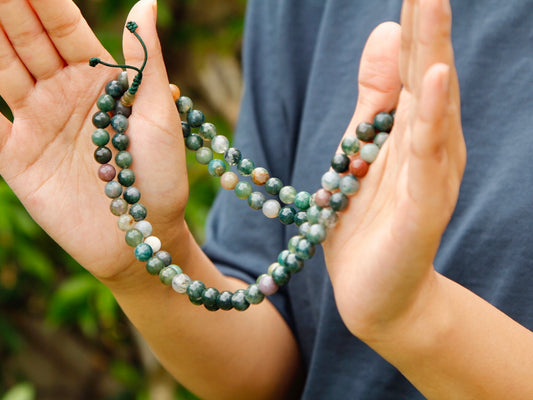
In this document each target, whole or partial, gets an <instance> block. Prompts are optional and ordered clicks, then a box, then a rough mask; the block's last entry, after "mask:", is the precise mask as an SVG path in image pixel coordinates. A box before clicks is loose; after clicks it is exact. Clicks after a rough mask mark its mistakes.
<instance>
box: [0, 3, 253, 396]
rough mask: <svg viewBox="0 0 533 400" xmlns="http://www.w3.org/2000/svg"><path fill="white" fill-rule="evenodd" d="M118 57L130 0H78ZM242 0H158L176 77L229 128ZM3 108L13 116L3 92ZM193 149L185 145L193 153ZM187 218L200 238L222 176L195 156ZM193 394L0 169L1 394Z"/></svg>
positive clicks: (235, 98) (237, 89)
mask: <svg viewBox="0 0 533 400" xmlns="http://www.w3.org/2000/svg"><path fill="white" fill-rule="evenodd" d="M75 3H76V4H77V5H78V6H79V7H80V9H81V10H82V13H83V14H84V16H85V18H86V19H87V20H88V22H89V24H90V25H91V27H92V28H93V29H94V30H95V32H96V34H97V36H98V37H99V39H100V40H101V41H102V42H103V44H104V45H105V47H106V48H107V49H108V50H109V51H110V52H111V53H112V54H113V56H114V57H115V59H116V60H120V61H122V59H123V58H122V53H121V38H122V27H123V24H124V22H125V19H126V17H127V14H128V11H129V9H130V8H131V6H132V5H133V4H134V3H135V1H134V0H75ZM245 3H246V2H245V0H224V1H217V0H159V2H158V4H159V9H158V29H159V34H160V38H161V42H162V48H163V53H164V55H165V60H166V63H167V69H168V73H169V78H170V81H171V82H174V83H176V84H178V85H179V86H180V88H181V89H182V93H184V94H187V95H188V96H190V97H191V98H193V99H194V101H195V105H197V107H198V108H200V109H202V110H203V111H204V113H205V114H206V115H207V118H208V120H209V121H210V122H213V123H215V125H217V129H218V130H219V131H221V133H223V134H225V135H227V136H228V137H231V132H232V129H233V127H234V125H235V122H236V118H237V112H238V106H239V100H240V95H241V85H242V83H241V75H240V52H241V40H242V30H243V16H244V9H245ZM0 111H1V112H2V113H4V114H5V115H8V116H9V115H10V112H9V109H8V108H7V107H6V105H5V103H3V102H2V101H1V98H0ZM190 156H192V154H188V157H190ZM188 164H189V167H190V168H189V181H190V186H191V195H190V201H189V204H188V207H187V211H186V218H187V220H188V223H189V226H190V227H191V229H192V230H193V233H194V234H195V235H196V237H197V239H198V241H200V242H201V241H202V240H203V232H204V229H203V227H204V223H205V219H206V216H207V212H208V210H209V207H210V204H211V202H212V200H213V197H214V195H215V193H216V191H217V190H218V180H216V179H213V178H211V177H210V176H209V174H207V170H206V168H205V167H204V166H199V167H198V166H196V165H195V163H194V162H193V160H192V158H190V160H189V163H188ZM34 399H39V400H82V399H91V400H94V399H108V400H129V399H135V400H144V399H153V400H176V399H178V400H183V399H197V397H195V396H194V395H193V394H191V393H189V392H188V391H187V390H186V389H185V388H183V387H181V386H180V385H179V383H177V382H176V381H175V380H174V379H172V378H171V377H170V376H169V375H168V374H167V373H166V372H165V371H164V370H163V369H162V368H161V367H160V365H159V364H158V363H157V361H156V359H155V358H154V357H153V355H151V353H150V351H149V349H148V347H147V345H146V343H144V342H143V340H142V339H141V338H140V337H139V335H138V334H137V333H136V331H135V329H134V328H133V327H132V326H131V324H130V323H129V322H128V320H127V319H126V318H125V316H124V314H123V313H122V312H121V310H120V309H119V307H118V306H117V304H116V302H115V300H114V298H113V296H112V295H111V293H110V292H109V290H107V289H106V288H105V287H104V286H103V285H102V284H100V283H99V282H98V281H97V280H96V279H94V278H93V277H92V276H91V275H90V274H89V273H87V272H86V271H85V270H84V269H83V268H81V267H80V266H79V265H78V264H77V263H76V262H75V261H73V260H72V259H71V258H70V257H69V256H68V255H67V254H66V253H65V252H64V251H62V250H61V248H59V247H58V246H57V245H56V244H55V243H54V242H53V241H52V240H51V239H50V238H49V237H48V236H47V235H46V234H45V233H44V232H43V231H42V230H41V229H40V228H39V226H38V225H36V224H35V222H33V220H32V219H31V217H30V216H29V215H28V214H27V212H26V211H25V209H24V208H23V207H22V206H21V204H20V203H19V202H18V200H17V198H16V197H15V195H14V194H13V193H12V192H11V190H10V189H9V187H8V186H7V185H6V184H5V183H4V182H3V180H1V178H0V400H34Z"/></svg>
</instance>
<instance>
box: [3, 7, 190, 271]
mask: <svg viewBox="0 0 533 400" xmlns="http://www.w3.org/2000/svg"><path fill="white" fill-rule="evenodd" d="M155 18H156V5H155V2H153V1H152V0H142V1H140V2H139V3H137V4H136V5H135V6H134V8H133V9H132V11H131V13H130V15H129V19H128V20H134V21H136V22H137V23H138V25H139V29H138V32H139V35H141V37H142V38H143V40H144V41H145V43H146V45H147V47H148V55H149V57H150V58H149V60H148V64H147V66H146V69H145V73H144V79H143V83H142V85H141V88H140V90H139V92H138V93H137V99H136V102H135V104H134V106H133V114H132V116H131V117H130V118H129V128H128V130H127V132H126V133H127V134H128V136H129V137H130V139H131V145H130V148H129V149H128V150H129V151H130V152H131V154H132V156H133V160H134V161H133V165H132V169H133V171H134V172H135V174H136V178H137V179H136V182H135V186H136V187H138V188H139V189H140V191H141V193H142V198H141V203H143V204H144V205H145V206H146V207H147V209H148V211H149V213H148V217H147V220H149V221H150V222H151V223H152V225H153V226H154V234H155V235H157V236H158V237H159V238H160V239H161V240H162V242H163V244H164V245H166V246H168V247H166V248H170V247H172V248H173V249H178V251H179V249H180V247H179V243H180V242H181V243H183V241H182V239H183V237H184V235H188V231H187V228H186V224H185V223H184V209H185V204H186V202H187V197H188V184H187V175H186V166H185V155H184V154H185V151H184V145H183V139H182V135H181V125H180V120H179V114H178V112H177V110H176V107H175V105H174V102H173V100H172V97H171V95H170V91H169V88H168V80H167V75H166V70H165V66H164V63H163V59H162V56H161V50H160V45H159V41H158V38H157V33H156V29H155ZM0 28H1V29H0V95H1V96H2V97H3V98H4V99H5V100H6V102H7V103H8V105H9V107H10V108H11V110H12V111H13V115H14V121H13V123H11V122H9V121H8V120H7V119H6V118H5V117H4V116H1V115H0V174H1V175H2V177H3V178H4V179H5V181H6V182H7V183H8V184H9V186H10V187H11V188H12V189H13V191H14V192H15V194H16V195H17V196H18V197H19V199H20V200H21V201H22V203H23V204H24V206H25V207H26V208H27V210H28V211H29V213H30V214H31V215H32V216H33V218H34V219H35V220H36V221H37V223H38V224H39V225H41V226H42V227H43V228H44V229H45V230H46V231H47V232H48V234H50V236H51V237H52V238H53V239H54V240H56V241H57V242H58V243H59V244H60V245H61V246H62V247H63V248H64V249H65V250H66V251H67V252H69V253H70V254H71V255H72V256H73V257H74V258H75V259H76V260H77V261H78V262H79V263H80V264H82V265H83V266H84V267H86V268H87V269H88V270H89V271H90V272H91V273H93V274H94V275H95V276H96V277H97V278H99V279H101V280H108V281H109V280H113V279H115V278H117V277H118V276H123V275H124V274H125V273H128V272H129V270H130V268H129V266H131V265H136V260H135V258H134V257H133V251H132V249H131V248H129V247H128V246H127V245H126V243H125V241H124V232H121V231H120V230H119V229H118V228H117V225H116V223H117V217H115V216H113V215H112V214H111V212H110V211H109V205H110V202H111V200H110V199H109V198H107V197H106V196H105V194H104V191H103V190H104V186H105V183H104V182H102V181H101V180H99V178H98V177H97V170H98V167H99V164H98V163H97V162H96V161H95V160H94V158H93V152H94V150H95V146H94V144H93V143H92V142H91V134H92V132H93V131H94V130H95V128H94V126H93V125H92V115H93V114H94V113H95V112H96V111H97V108H96V106H95V102H96V99H97V98H98V96H99V95H101V94H102V93H103V92H104V86H105V84H106V83H107V82H108V81H110V80H112V79H115V77H116V76H117V74H118V73H119V72H120V70H119V69H111V68H107V67H103V66H97V67H96V68H91V67H90V66H89V65H88V60H89V58H91V57H99V58H101V59H102V60H104V61H107V62H113V60H112V58H111V56H110V55H109V54H108V53H107V51H106V50H105V49H104V48H103V46H102V45H101V44H100V42H99V41H98V39H97V38H96V37H95V36H94V34H93V32H92V31H91V29H90V28H89V26H88V25H87V23H86V21H85V20H84V19H83V17H82V16H81V13H80V11H79V10H78V9H77V7H76V6H75V4H74V3H73V2H72V1H71V0H10V1H2V2H0ZM124 53H125V58H126V63H128V64H131V65H136V66H137V65H140V64H141V63H142V56H143V52H142V49H141V47H140V45H139V43H138V42H137V41H136V39H135V38H134V37H133V35H132V34H131V33H130V32H129V31H127V30H126V31H125V34H124ZM131 78H132V76H130V81H131ZM110 133H111V130H110ZM111 135H112V133H111ZM109 146H111V144H109ZM111 147H112V146H111ZM117 172H118V170H117ZM182 247H183V244H182ZM137 267H138V264H137Z"/></svg>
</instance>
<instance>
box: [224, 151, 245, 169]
mask: <svg viewBox="0 0 533 400" xmlns="http://www.w3.org/2000/svg"><path fill="white" fill-rule="evenodd" d="M224 160H226V162H227V163H228V164H229V165H237V164H238V163H239V162H240V161H241V160H242V154H241V151H240V150H239V149H236V148H235V147H230V148H229V149H227V150H226V151H225V152H224Z"/></svg>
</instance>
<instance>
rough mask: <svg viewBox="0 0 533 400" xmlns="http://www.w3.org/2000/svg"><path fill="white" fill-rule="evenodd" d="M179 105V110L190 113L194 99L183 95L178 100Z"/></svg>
mask: <svg viewBox="0 0 533 400" xmlns="http://www.w3.org/2000/svg"><path fill="white" fill-rule="evenodd" d="M176 105H177V106H178V111H179V112H180V113H182V114H185V113H188V112H189V111H191V110H192V105H193V104H192V100H191V99H190V98H189V97H187V96H181V97H180V98H179V99H178V101H176Z"/></svg>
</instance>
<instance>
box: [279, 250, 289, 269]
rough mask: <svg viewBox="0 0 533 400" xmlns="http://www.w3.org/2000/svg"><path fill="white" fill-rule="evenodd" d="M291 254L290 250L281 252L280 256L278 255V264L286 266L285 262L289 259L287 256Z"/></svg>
mask: <svg viewBox="0 0 533 400" xmlns="http://www.w3.org/2000/svg"><path fill="white" fill-rule="evenodd" d="M289 254H291V252H290V251H289V250H283V251H281V252H280V253H279V254H278V263H279V264H280V265H284V266H285V260H286V259H287V256H288V255H289Z"/></svg>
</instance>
